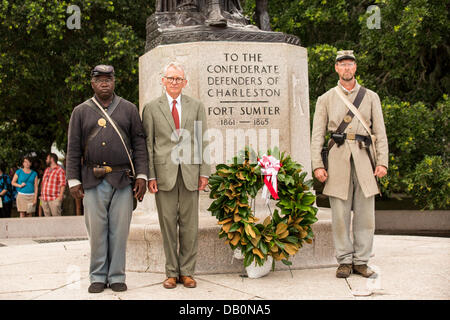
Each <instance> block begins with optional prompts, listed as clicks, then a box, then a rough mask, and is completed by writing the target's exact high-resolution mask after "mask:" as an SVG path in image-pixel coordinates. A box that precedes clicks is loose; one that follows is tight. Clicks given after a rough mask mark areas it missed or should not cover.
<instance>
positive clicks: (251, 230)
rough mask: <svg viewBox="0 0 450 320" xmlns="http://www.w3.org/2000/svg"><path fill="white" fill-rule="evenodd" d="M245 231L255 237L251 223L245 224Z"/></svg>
mask: <svg viewBox="0 0 450 320" xmlns="http://www.w3.org/2000/svg"><path fill="white" fill-rule="evenodd" d="M245 232H246V233H247V234H248V235H249V236H250V237H252V238H256V234H255V231H253V228H252V226H251V225H249V224H246V225H245Z"/></svg>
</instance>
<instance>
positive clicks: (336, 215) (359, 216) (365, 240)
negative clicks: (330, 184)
mask: <svg viewBox="0 0 450 320" xmlns="http://www.w3.org/2000/svg"><path fill="white" fill-rule="evenodd" d="M329 198H330V206H331V212H332V230H333V240H334V246H335V249H336V259H337V262H338V263H339V264H351V263H353V264H354V265H362V264H367V263H368V261H369V258H370V254H371V252H372V246H373V235H374V232H375V196H371V197H369V198H366V197H365V196H364V193H363V191H362V189H361V186H360V185H359V182H358V177H357V176H356V170H355V165H354V163H353V158H352V159H351V171H350V186H349V189H348V198H347V200H342V199H339V198H336V197H329ZM352 209H353V223H352V231H353V232H352V234H353V243H352V239H351V232H350V224H351V220H352V219H351V218H352V214H351V210H352Z"/></svg>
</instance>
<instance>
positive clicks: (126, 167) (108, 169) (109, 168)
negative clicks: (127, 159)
mask: <svg viewBox="0 0 450 320" xmlns="http://www.w3.org/2000/svg"><path fill="white" fill-rule="evenodd" d="M87 167H88V168H104V169H105V170H106V173H110V172H113V171H114V172H115V171H126V170H130V165H129V164H124V165H119V166H104V165H100V164H92V163H89V164H88V165H87Z"/></svg>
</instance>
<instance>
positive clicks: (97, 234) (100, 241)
mask: <svg viewBox="0 0 450 320" xmlns="http://www.w3.org/2000/svg"><path fill="white" fill-rule="evenodd" d="M83 205H84V217H85V222H86V228H87V231H88V235H89V242H90V245H91V261H90V267H89V278H90V281H91V283H93V282H103V283H110V284H112V283H118V282H125V258H126V245H127V239H128V233H129V230H130V222H131V215H132V212H133V194H132V190H131V185H130V186H127V187H125V188H123V189H116V188H114V187H113V186H111V185H110V184H109V183H108V182H107V181H106V180H103V182H102V183H101V184H99V185H98V186H97V187H95V188H91V189H87V190H85V191H84V198H83Z"/></svg>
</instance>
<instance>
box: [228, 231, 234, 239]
mask: <svg viewBox="0 0 450 320" xmlns="http://www.w3.org/2000/svg"><path fill="white" fill-rule="evenodd" d="M227 236H228V239H230V240H231V239H233V237H234V232H230V233H228V235H227Z"/></svg>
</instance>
